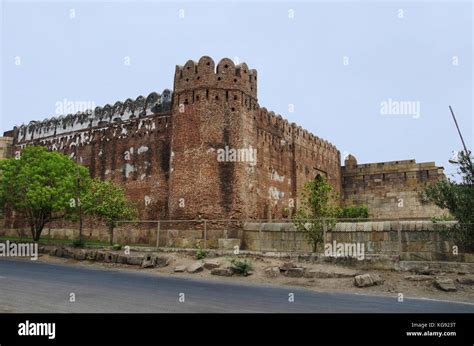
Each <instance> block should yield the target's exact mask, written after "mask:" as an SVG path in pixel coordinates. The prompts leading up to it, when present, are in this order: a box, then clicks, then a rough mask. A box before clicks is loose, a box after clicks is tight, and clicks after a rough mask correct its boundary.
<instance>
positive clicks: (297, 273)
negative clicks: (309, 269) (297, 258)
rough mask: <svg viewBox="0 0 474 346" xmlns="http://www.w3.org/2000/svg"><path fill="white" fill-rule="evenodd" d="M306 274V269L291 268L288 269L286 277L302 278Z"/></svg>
mask: <svg viewBox="0 0 474 346" xmlns="http://www.w3.org/2000/svg"><path fill="white" fill-rule="evenodd" d="M303 274H304V268H291V269H288V270H287V271H286V273H285V275H286V276H288V277H290V278H301V277H303Z"/></svg>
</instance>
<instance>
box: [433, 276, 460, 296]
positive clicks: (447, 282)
mask: <svg viewBox="0 0 474 346" xmlns="http://www.w3.org/2000/svg"><path fill="white" fill-rule="evenodd" d="M435 286H436V287H437V288H438V289H440V290H442V291H445V292H455V291H457V288H456V286H455V285H454V281H453V280H452V279H449V278H445V277H437V278H436V279H435Z"/></svg>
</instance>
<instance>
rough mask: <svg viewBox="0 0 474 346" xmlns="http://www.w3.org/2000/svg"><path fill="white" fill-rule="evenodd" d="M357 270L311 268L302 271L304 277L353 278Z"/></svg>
mask: <svg viewBox="0 0 474 346" xmlns="http://www.w3.org/2000/svg"><path fill="white" fill-rule="evenodd" d="M356 275H357V272H356V271H355V270H352V269H345V268H335V269H311V270H307V271H305V273H304V277H305V278H311V279H314V278H318V279H343V278H353V277H354V276H356Z"/></svg>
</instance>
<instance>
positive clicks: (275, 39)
mask: <svg viewBox="0 0 474 346" xmlns="http://www.w3.org/2000/svg"><path fill="white" fill-rule="evenodd" d="M1 9H2V23H1V43H0V47H1V55H0V56H1V71H0V72H1V75H0V76H1V78H0V79H1V82H2V83H1V89H0V96H1V100H0V104H1V114H0V120H1V122H0V131H1V132H2V133H3V131H6V130H9V129H11V128H13V126H14V125H19V124H21V123H28V122H29V121H30V120H42V119H44V118H48V117H51V116H55V115H56V114H55V112H56V107H57V102H61V101H63V100H64V99H66V100H68V101H73V102H74V101H75V102H79V101H86V102H91V103H94V104H95V105H98V106H101V105H105V104H107V103H111V104H113V103H114V102H115V101H117V100H122V101H123V100H125V99H126V98H128V97H131V98H136V97H137V96H139V95H144V96H146V95H148V94H149V93H150V92H151V91H157V92H161V91H162V90H163V89H165V88H169V89H172V88H173V75H174V68H175V65H176V64H180V65H184V63H185V62H186V61H187V60H188V59H193V60H198V59H199V57H201V56H202V55H209V56H211V57H213V58H214V60H215V61H216V62H217V61H218V60H220V59H221V58H223V57H229V58H231V59H234V60H239V61H240V62H246V63H247V64H248V65H249V67H250V68H255V69H257V70H258V75H259V78H258V79H259V82H258V99H259V103H260V106H262V107H263V106H264V107H266V108H267V109H269V110H273V111H274V112H275V113H279V114H281V115H282V116H283V117H285V118H287V119H288V120H289V121H290V122H296V123H297V124H299V125H301V126H303V127H304V128H306V129H308V130H309V131H311V132H312V133H314V134H315V135H317V136H319V137H322V138H324V139H327V140H329V141H330V142H332V143H333V144H335V145H336V146H337V147H338V149H339V150H340V151H341V154H342V155H343V156H344V154H345V153H351V154H353V155H355V156H356V157H357V159H358V162H359V163H367V162H376V161H393V160H402V159H416V160H417V161H418V162H423V161H435V162H436V163H437V164H438V165H441V166H444V167H445V169H446V171H447V173H450V172H452V171H453V170H454V167H453V166H451V165H450V164H449V163H448V162H447V161H448V159H449V158H450V157H451V156H452V151H453V150H460V149H461V148H462V147H461V143H460V140H459V137H458V135H457V132H456V129H455V127H454V124H453V121H452V119H451V115H450V113H449V109H448V105H450V104H451V105H452V106H453V108H454V111H455V113H456V115H457V117H458V122H459V124H460V126H461V130H462V132H463V135H464V137H465V140H466V144H467V145H468V147H470V148H471V149H472V147H473V137H474V135H473V134H474V131H473V128H474V127H473V106H472V99H473V84H472V81H473V80H472V68H473V61H472V53H473V42H472V32H473V20H472V19H473V5H472V3H471V2H459V1H446V2H427V1H425V2H418V3H414V4H412V3H408V2H405V1H403V2H384V3H378V2H369V1H352V2H341V1H339V2H334V1H331V2H315V1H305V2H293V1H292V2H286V1H260V2H249V1H247V2H239V1H232V2H230V1H228V2H224V3H221V2H217V1H205V2H203V1H194V2H163V1H141V2H140V1H137V2H131V1H103V2H92V1H78V2H73V1H47V2H45V1H29V2H26V1H20V2H18V1H2V7H1ZM397 107H398V109H397ZM400 107H401V108H400ZM292 108H293V109H294V111H293V112H291V109H292Z"/></svg>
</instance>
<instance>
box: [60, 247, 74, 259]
mask: <svg viewBox="0 0 474 346" xmlns="http://www.w3.org/2000/svg"><path fill="white" fill-rule="evenodd" d="M62 257H64V258H74V251H71V250H70V249H68V248H64V249H63V253H62Z"/></svg>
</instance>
